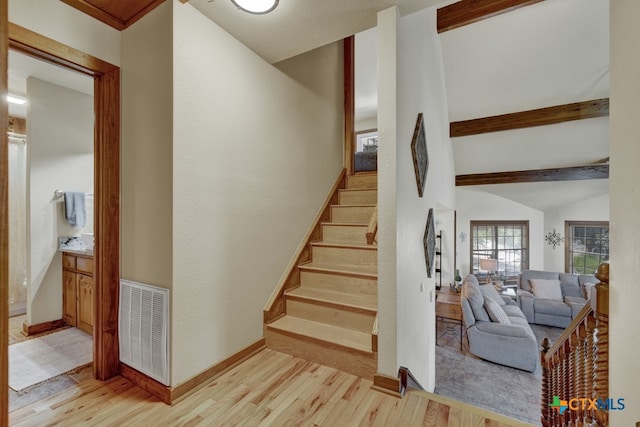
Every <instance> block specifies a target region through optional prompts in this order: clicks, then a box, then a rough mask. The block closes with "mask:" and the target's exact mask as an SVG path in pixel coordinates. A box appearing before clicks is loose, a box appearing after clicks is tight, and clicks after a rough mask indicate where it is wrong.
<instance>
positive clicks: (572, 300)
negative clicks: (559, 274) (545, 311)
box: [564, 296, 587, 305]
mask: <svg viewBox="0 0 640 427" xmlns="http://www.w3.org/2000/svg"><path fill="white" fill-rule="evenodd" d="M564 302H566V303H567V304H582V305H585V304H586V303H587V300H586V299H584V298H582V297H571V296H567V297H564Z"/></svg>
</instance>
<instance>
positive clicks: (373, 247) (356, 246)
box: [311, 240, 378, 250]
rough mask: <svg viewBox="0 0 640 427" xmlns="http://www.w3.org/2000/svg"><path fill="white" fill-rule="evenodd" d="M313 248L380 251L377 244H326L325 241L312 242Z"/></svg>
mask: <svg viewBox="0 0 640 427" xmlns="http://www.w3.org/2000/svg"><path fill="white" fill-rule="evenodd" d="M311 246H324V247H327V248H353V249H368V250H377V249H378V245H376V244H375V243H374V244H372V245H367V244H366V243H345V242H326V241H323V240H319V241H317V242H311Z"/></svg>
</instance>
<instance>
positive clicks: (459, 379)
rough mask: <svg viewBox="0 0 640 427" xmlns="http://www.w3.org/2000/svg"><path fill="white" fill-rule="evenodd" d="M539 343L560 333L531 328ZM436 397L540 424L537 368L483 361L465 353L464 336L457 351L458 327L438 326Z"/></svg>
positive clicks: (447, 324)
mask: <svg viewBox="0 0 640 427" xmlns="http://www.w3.org/2000/svg"><path fill="white" fill-rule="evenodd" d="M531 326H532V329H533V331H534V333H535V335H536V338H537V339H538V343H540V342H541V341H542V339H543V338H544V337H545V336H546V337H549V339H550V340H551V342H553V340H555V339H557V338H558V337H559V336H560V334H561V333H562V329H559V328H552V327H546V326H539V325H531ZM437 331H438V335H439V336H438V345H437V346H436V389H435V392H436V394H440V395H442V396H447V397H451V398H454V399H457V400H460V401H462V402H465V403H469V404H472V405H475V406H479V407H482V408H486V409H490V410H492V411H495V412H498V413H501V414H504V415H507V416H510V417H513V418H516V419H518V420H521V421H525V422H528V423H531V424H534V425H539V424H540V392H541V377H542V371H541V369H540V366H538V368H537V369H536V371H535V372H533V373H530V372H526V371H521V370H519V369H514V368H509V367H507V366H502V365H498V364H495V363H491V362H487V361H484V360H482V359H480V358H478V357H475V356H473V355H471V354H469V353H466V347H467V343H466V336H464V337H463V350H462V351H461V350H460V329H459V326H458V325H455V324H451V323H445V322H440V321H439V322H437Z"/></svg>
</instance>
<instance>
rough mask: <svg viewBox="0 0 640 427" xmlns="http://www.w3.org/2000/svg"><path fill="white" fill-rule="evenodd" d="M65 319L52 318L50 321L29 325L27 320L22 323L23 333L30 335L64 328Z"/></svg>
mask: <svg viewBox="0 0 640 427" xmlns="http://www.w3.org/2000/svg"><path fill="white" fill-rule="evenodd" d="M63 326H64V321H63V320H62V319H58V320H52V321H50V322H43V323H38V324H35V325H29V324H28V323H27V322H26V321H25V322H24V323H23V324H22V335H24V336H26V337H28V336H30V335H36V334H41V333H43V332H48V331H53V330H55V329H59V328H62V327H63Z"/></svg>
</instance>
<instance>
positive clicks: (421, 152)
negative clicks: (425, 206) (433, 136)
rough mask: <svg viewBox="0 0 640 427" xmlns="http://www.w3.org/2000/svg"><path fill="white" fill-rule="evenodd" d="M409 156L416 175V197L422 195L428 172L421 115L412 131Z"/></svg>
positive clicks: (425, 139)
mask: <svg viewBox="0 0 640 427" xmlns="http://www.w3.org/2000/svg"><path fill="white" fill-rule="evenodd" d="M411 154H412V155H413V168H414V170H415V173H416V184H417V185H418V196H420V197H422V195H423V194H424V184H425V182H426V181H427V171H428V170H429V154H428V153H427V137H426V134H425V132H424V120H423V117H422V113H420V114H418V120H417V122H416V127H415V129H414V131H413V139H412V141H411Z"/></svg>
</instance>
